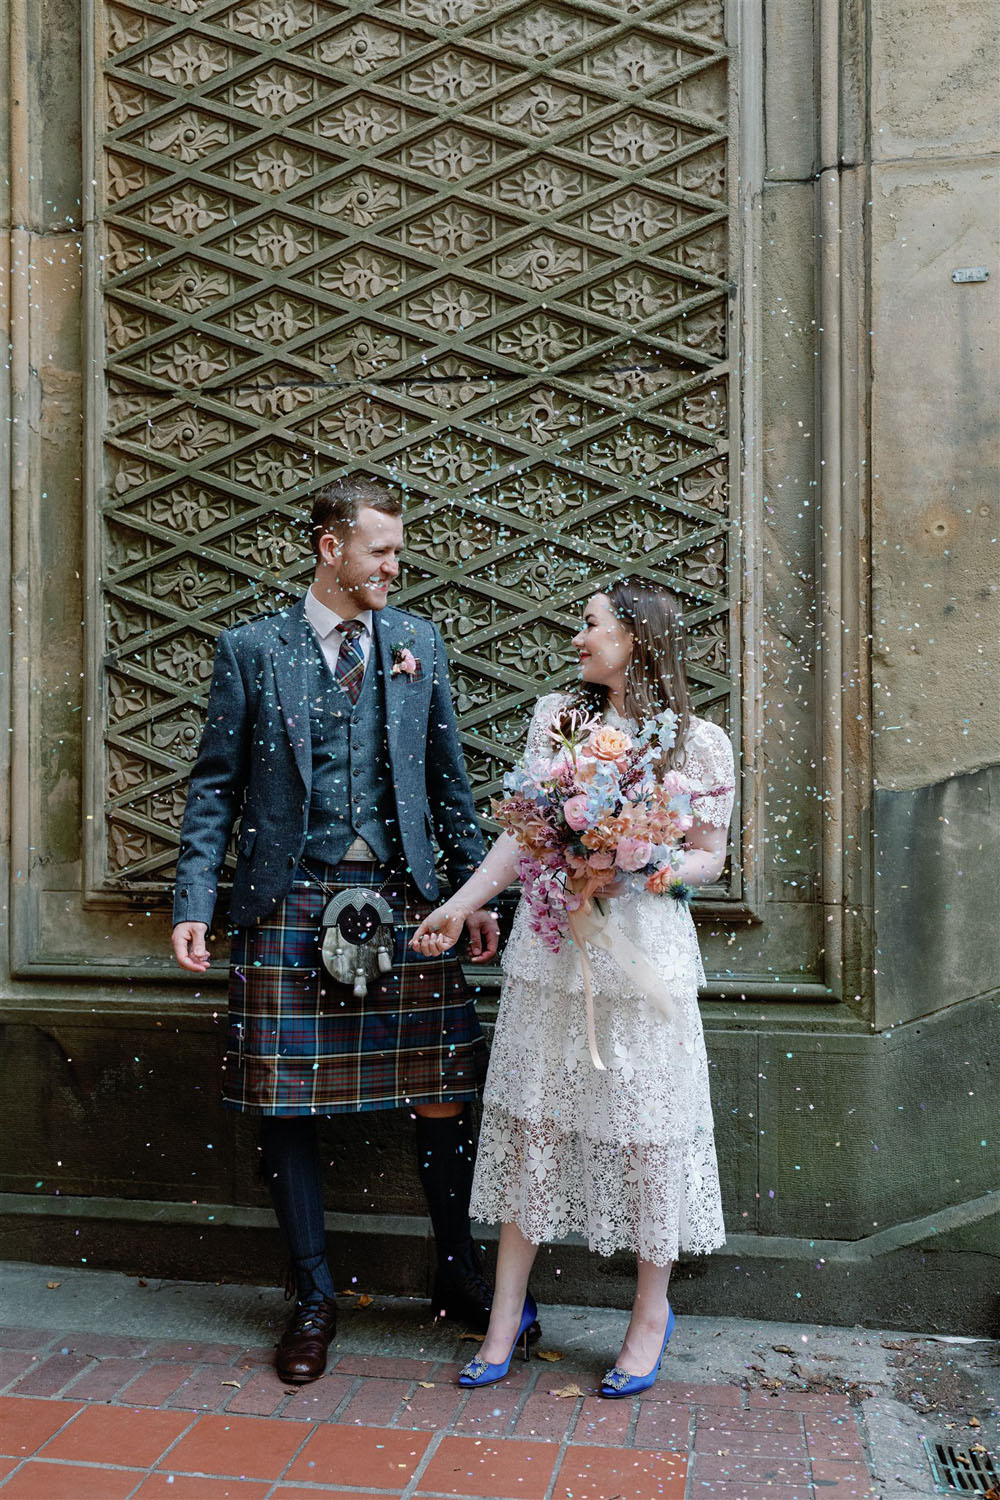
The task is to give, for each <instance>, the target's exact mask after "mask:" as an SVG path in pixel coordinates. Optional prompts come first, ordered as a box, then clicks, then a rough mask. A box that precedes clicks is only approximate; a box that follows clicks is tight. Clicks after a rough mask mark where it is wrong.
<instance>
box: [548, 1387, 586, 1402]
mask: <svg viewBox="0 0 1000 1500" xmlns="http://www.w3.org/2000/svg"><path fill="white" fill-rule="evenodd" d="M549 1395H550V1396H556V1397H558V1399H559V1400H560V1401H571V1400H574V1399H575V1398H576V1397H577V1396H582V1395H583V1392H582V1391H581V1389H580V1387H579V1386H578V1385H561V1386H560V1387H559V1389H558V1390H557V1391H549Z"/></svg>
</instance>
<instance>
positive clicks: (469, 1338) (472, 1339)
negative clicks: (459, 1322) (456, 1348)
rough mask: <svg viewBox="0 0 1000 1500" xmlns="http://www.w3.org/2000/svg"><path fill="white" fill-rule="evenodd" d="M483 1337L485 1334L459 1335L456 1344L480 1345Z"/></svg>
mask: <svg viewBox="0 0 1000 1500" xmlns="http://www.w3.org/2000/svg"><path fill="white" fill-rule="evenodd" d="M485 1337H486V1335H485V1333H460V1334H459V1336H458V1342H459V1343H460V1344H481V1343H482V1342H483V1339H484V1338H485Z"/></svg>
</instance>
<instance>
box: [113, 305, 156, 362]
mask: <svg viewBox="0 0 1000 1500" xmlns="http://www.w3.org/2000/svg"><path fill="white" fill-rule="evenodd" d="M104 326H105V336H106V338H107V341H108V348H109V349H110V350H111V351H112V352H113V353H114V354H120V353H121V352H122V350H124V349H128V348H129V347H130V345H132V344H137V343H138V342H139V341H140V339H144V338H145V337H146V335H147V333H148V332H149V331H150V325H149V320H148V319H147V317H146V315H145V313H142V312H139V311H138V310H137V309H136V308H134V307H125V306H122V305H121V304H119V303H117V302H107V303H105V306H104Z"/></svg>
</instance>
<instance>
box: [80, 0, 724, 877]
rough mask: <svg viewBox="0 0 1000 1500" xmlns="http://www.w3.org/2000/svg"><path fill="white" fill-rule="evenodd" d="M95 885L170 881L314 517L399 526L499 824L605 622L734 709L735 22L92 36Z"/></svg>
mask: <svg viewBox="0 0 1000 1500" xmlns="http://www.w3.org/2000/svg"><path fill="white" fill-rule="evenodd" d="M94 26H95V37H96V43H97V47H96V57H97V61H96V64H95V69H94V77H95V112H96V120H95V142H96V144H97V145H98V147H99V149H98V150H97V151H96V155H95V172H94V176H95V193H96V201H95V204H94V219H95V221H96V223H97V225H98V231H97V232H98V241H97V247H98V251H97V253H99V255H100V273H101V275H100V289H99V293H98V297H97V302H96V303H95V308H94V317H93V351H92V352H93V354H94V360H93V367H94V370H95V379H96V381H97V384H96V387H95V391H94V402H93V404H92V411H91V430H92V435H93V439H94V448H95V463H94V473H93V476H92V479H93V486H94V489H95V491H96V499H95V504H97V506H98V507H99V523H98V528H97V534H96V535H95V541H94V547H93V561H94V572H95V578H96V579H97V580H98V581H99V586H100V591H101V595H102V597H103V611H104V612H103V627H102V628H103V632H104V642H103V649H104V652H105V665H106V672H105V677H104V688H103V697H102V699H101V702H100V703H99V704H98V705H97V706H96V707H97V712H96V713H95V715H94V720H95V734H96V736H97V739H96V741H95V745H94V753H95V757H97V758H98V759H99V760H100V761H101V763H102V765H103V776H102V777H101V778H99V780H100V781H101V783H102V790H101V791H98V790H97V784H96V782H95V800H96V801H98V802H99V801H100V798H101V796H104V797H105V798H106V801H105V804H104V807H103V808H102V807H101V806H96V807H94V808H92V809H91V810H92V812H94V813H95V819H94V822H93V824H92V825H91V826H92V827H94V828H95V830H99V829H101V828H102V827H103V834H100V833H98V835H97V837H96V841H95V845H94V849H93V854H94V856H95V858H94V860H93V863H92V874H91V884H92V886H96V887H102V888H104V889H109V888H110V889H122V888H123V884H125V883H127V885H128V887H130V888H132V889H138V890H143V891H146V890H158V889H160V888H161V887H162V886H163V885H164V884H165V882H166V881H167V880H168V878H169V875H170V871H171V867H172V862H173V858H174V848H175V842H176V835H177V829H178V826H179V820H180V816H181V811H182V806H183V798H184V785H185V777H186V774H187V767H188V762H189V759H190V756H191V755H192V754H193V751H194V748H195V746H196V743H197V737H198V732H199V724H200V713H201V708H200V704H201V699H202V696H203V694H204V691H205V688H206V686H207V681H208V678H209V675H210V671H211V658H212V652H213V644H214V639H215V637H216V636H217V634H218V632H219V631H220V630H222V629H223V628H225V627H226V626H229V625H231V624H233V623H235V622H237V621H239V620H241V619H243V618H246V617H248V616H250V615H253V614H256V613H260V612H261V611H263V610H268V609H271V608H274V607H278V606H279V605H280V603H281V602H283V601H285V600H287V599H288V597H289V595H290V594H296V593H298V592H299V591H300V590H301V589H302V588H303V587H304V585H305V582H306V580H307V578H308V574H309V564H308V561H307V559H306V555H305V549H304V545H303V536H302V529H301V520H300V517H301V513H302V510H303V508H304V503H305V499H306V497H307V495H308V493H309V491H310V490H311V489H312V488H313V487H314V486H315V484H316V483H317V482H318V481H319V480H320V479H322V478H324V477H327V476H329V475H332V474H334V473H338V472H344V471H345V470H352V469H363V470H364V471H366V472H369V473H372V474H375V475H381V476H383V477H386V478H388V479H391V480H392V481H394V482H395V483H397V484H401V485H403V486H405V488H406V490H407V492H408V524H407V549H408V550H407V557H406V567H405V574H404V579H403V582H404V589H403V592H402V594H401V595H400V596H398V597H399V598H400V600H401V602H409V603H412V605H413V606H414V607H415V608H417V609H419V610H422V611H424V612H428V613H430V614H432V615H433V616H434V617H435V618H436V619H437V620H438V622H439V623H440V624H441V626H442V628H443V630H444V632H445V636H446V638H447V640H448V642H449V646H450V649H451V652H452V659H453V664H454V675H455V687H456V693H457V698H458V705H459V712H460V718H461V722H462V728H463V733H464V736H465V743H466V749H467V754H468V758H469V764H470V770H471V774H472V777H473V781H474V784H475V789H476V793H477V797H478V798H479V799H480V802H481V804H482V805H485V804H486V801H487V799H488V797H489V795H490V794H491V792H492V791H494V790H495V788H496V786H497V784H498V781H499V777H500V776H501V775H502V772H503V770H504V769H505V768H506V766H507V765H508V764H509V762H510V760H511V758H512V756H513V755H514V754H515V753H516V751H517V749H518V747H519V745H520V742H521V738H522V736H523V732H524V724H525V717H526V712H527V708H528V706H529V705H530V703H531V701H532V699H533V698H534V696H535V695H536V694H537V692H538V691H539V689H540V688H548V687H550V686H552V685H553V684H559V683H563V682H566V681H570V680H572V669H571V667H570V665H569V663H568V660H567V649H566V648H567V644H568V641H569V639H570V637H571V635H572V634H573V631H574V629H575V628H576V621H577V619H578V617H579V612H580V601H581V600H582V599H584V598H585V597H586V596H587V594H588V592H589V591H590V590H591V589H592V587H593V585H594V584H595V582H596V583H598V584H599V583H600V582H601V581H602V580H606V579H609V578H610V577H612V576H613V575H614V574H615V573H617V572H619V571H621V570H622V569H623V568H626V567H628V568H630V569H636V570H639V571H642V572H644V573H646V574H648V575H650V576H654V577H656V578H659V579H662V580H664V581H665V582H666V583H668V584H669V585H671V586H672V587H674V588H676V589H678V590H680V591H681V593H682V594H683V595H684V596H685V598H686V600H687V604H688V617H689V622H690V625H691V628H692V630H693V635H694V642H693V652H692V675H693V679H694V685H695V693H696V700H697V703H698V705H699V709H700V711H701V712H705V713H709V714H711V715H713V716H716V717H719V718H720V719H724V718H725V717H726V716H727V715H728V714H729V713H730V711H731V705H732V703H733V696H732V685H731V667H732V664H733V659H734V645H735V643H736V638H735V630H736V625H735V621H734V615H733V611H732V609H731V603H732V599H733V591H734V589H736V588H737V587H738V584H737V582H736V579H735V569H734V567H733V562H734V559H733V556H732V554H731V551H730V536H731V531H732V525H733V521H734V519H735V518H734V516H733V513H732V510H731V506H730V500H729V474H730V456H729V455H730V452H731V449H732V447H733V446H734V441H733V440H734V436H735V420H734V417H733V409H734V401H733V391H732V385H733V364H732V361H731V359H730V353H729V327H730V323H731V321H732V318H731V314H730V297H731V292H732V285H731V279H730V247H729V234H730V217H731V210H730V196H729V192H730V190H729V184H728V181H727V171H726V167H727V153H728V150H729V145H730V142H729V130H730V126H729V119H730V109H729V88H728V57H727V51H726V46H725V39H724V6H723V3H722V0H621V3H619V4H617V5H611V4H604V3H595V0H573V3H572V5H570V4H564V3H549V0H544V3H539V0H527V3H525V0H514V3H506V4H503V3H501V4H498V3H495V0H384V3H381V4H371V3H369V4H358V3H345V4H332V3H326V0H246V3H240V0H237V3H233V0H161V3H153V0H129V3H128V4H121V5H118V4H115V5H109V6H107V7H106V8H104V9H101V10H99V12H98V13H97V14H96V16H95V17H94Z"/></svg>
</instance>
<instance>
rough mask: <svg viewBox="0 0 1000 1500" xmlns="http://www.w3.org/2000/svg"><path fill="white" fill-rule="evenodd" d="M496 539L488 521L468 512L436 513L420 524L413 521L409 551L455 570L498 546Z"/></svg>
mask: <svg viewBox="0 0 1000 1500" xmlns="http://www.w3.org/2000/svg"><path fill="white" fill-rule="evenodd" d="M495 542H496V538H495V536H494V533H493V528H492V526H491V525H490V523H489V522H488V521H481V520H478V519H477V518H476V517H475V516H471V515H469V514H468V512H466V511H463V512H461V513H457V514H456V513H455V512H452V511H451V510H450V509H449V511H448V512H446V513H441V512H438V513H435V514H434V515H431V516H426V517H425V518H424V519H423V520H420V521H411V522H410V525H409V529H408V533H407V549H408V550H409V551H410V552H414V553H416V555H417V556H418V557H429V558H433V560H434V561H435V562H436V563H443V564H444V565H445V566H446V567H455V566H456V565H458V564H460V563H465V562H468V561H470V559H472V558H474V557H477V556H478V555H479V554H480V553H483V552H486V551H488V550H489V549H490V548H491V547H493V546H494V545H495Z"/></svg>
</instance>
